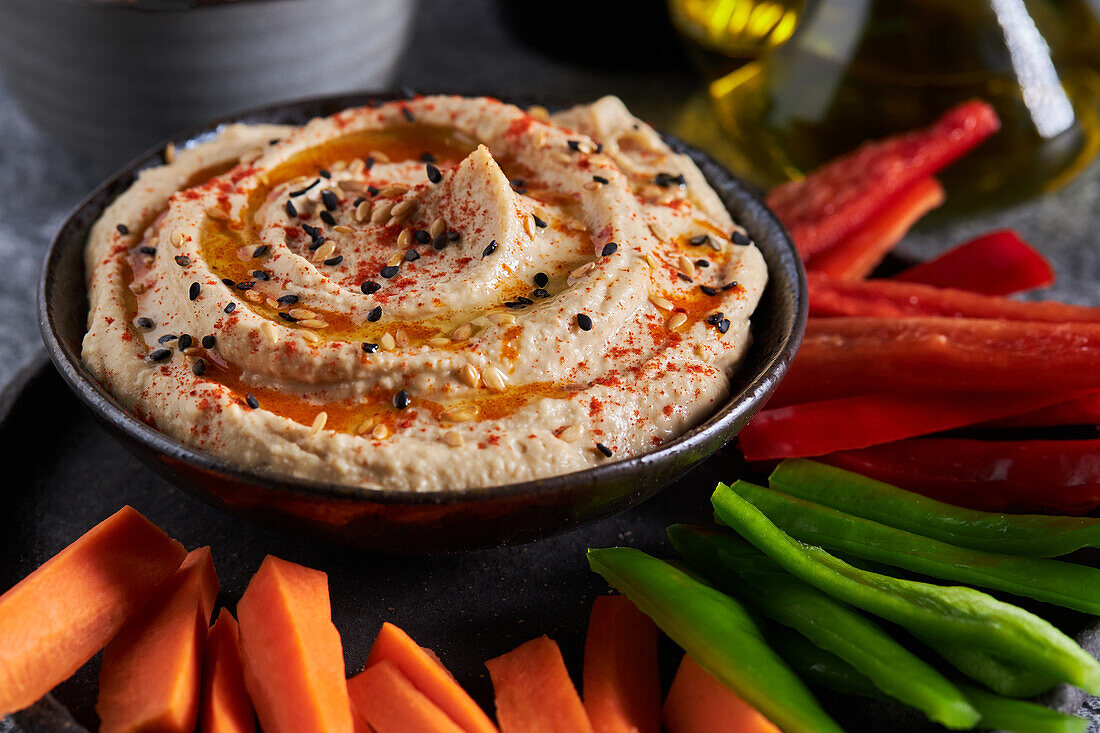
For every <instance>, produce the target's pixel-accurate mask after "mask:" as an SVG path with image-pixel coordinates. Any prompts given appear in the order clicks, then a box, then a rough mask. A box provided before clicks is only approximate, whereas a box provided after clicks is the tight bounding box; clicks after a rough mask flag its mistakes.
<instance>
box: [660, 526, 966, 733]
mask: <svg viewBox="0 0 1100 733" xmlns="http://www.w3.org/2000/svg"><path fill="white" fill-rule="evenodd" d="M668 536H669V538H670V539H671V540H672V545H673V547H675V548H676V550H677V551H678V552H679V553H680V554H681V555H683V556H684V558H685V559H686V560H687V562H688V564H689V565H691V566H692V567H694V568H696V569H697V570H699V571H700V572H702V574H703V575H704V576H705V577H706V578H708V579H710V580H712V581H714V582H716V583H717V584H718V587H719V588H720V589H722V590H725V591H728V592H734V593H735V595H736V596H737V597H738V598H739V599H740V600H742V601H743V602H745V603H747V604H749V606H750V607H751V608H752V609H753V610H755V611H757V612H758V613H760V614H762V615H763V616H766V617H768V618H770V619H772V620H774V621H778V622H779V623H781V624H783V625H784V626H789V627H791V628H792V629H795V630H796V631H798V632H799V633H801V634H803V635H805V636H806V637H808V638H809V639H810V640H811V641H812V642H813V643H815V644H817V645H818V646H820V647H821V648H823V649H827V650H828V651H831V652H833V653H834V654H836V655H837V656H839V657H840V658H841V659H843V660H845V661H846V662H848V663H850V664H851V665H852V666H854V667H855V668H856V669H858V670H859V671H860V672H862V673H864V674H866V675H868V676H869V677H870V678H871V679H872V680H874V684H875V686H876V687H878V688H879V689H880V690H882V691H883V692H884V693H886V694H887V695H889V696H890V697H892V698H894V699H896V700H898V701H899V702H901V703H903V704H905V705H907V706H909V707H913V708H916V709H918V710H920V711H921V712H923V713H924V714H925V715H926V716H928V718H929V719H930V720H933V721H935V722H938V723H942V724H943V725H944V726H946V727H948V728H954V729H958V730H967V729H970V728H973V727H974V725H975V724H976V723H977V722H978V718H979V716H978V712H977V711H976V710H975V709H974V708H973V707H972V706H971V705H970V703H969V702H968V701H967V699H966V697H965V696H964V695H963V694H962V693H961V692H960V691H959V690H958V688H956V687H955V685H953V684H952V683H951V682H949V681H948V680H947V678H945V677H944V676H943V675H942V674H940V673H939V672H937V671H936V670H935V669H933V668H932V666H931V665H929V664H927V663H926V662H924V661H922V660H921V659H920V658H919V657H917V656H916V655H915V654H913V653H912V652H910V651H909V650H908V649H906V648H905V647H903V646H902V645H901V644H899V643H897V642H896V641H894V640H893V639H892V638H891V637H890V636H889V635H888V634H887V633H886V632H885V631H883V630H882V629H881V628H880V627H879V626H877V625H876V624H874V623H873V622H872V621H870V620H869V619H867V618H865V617H864V616H862V615H861V614H859V613H857V612H856V611H854V610H852V608H851V607H849V606H846V605H844V604H842V603H839V602H837V601H835V600H833V599H832V598H830V597H829V596H827V595H825V594H824V593H822V592H821V591H819V590H817V589H816V588H814V587H813V586H811V585H809V584H807V583H805V582H803V581H801V580H799V579H798V578H795V577H794V576H792V575H789V574H788V573H786V572H784V571H783V570H782V569H780V568H779V567H778V566H775V565H774V563H772V561H771V560H769V559H768V558H767V557H766V556H765V555H763V554H762V553H761V552H760V551H759V550H757V549H756V548H754V547H753V546H752V545H749V544H748V543H746V542H745V541H744V540H741V539H740V538H736V537H731V536H730V535H729V534H727V533H724V532H716V531H713V530H705V529H701V528H695V527H688V526H685V525H675V526H672V527H669V528H668ZM769 564H770V565H772V567H770V568H769V567H767V565H769Z"/></svg>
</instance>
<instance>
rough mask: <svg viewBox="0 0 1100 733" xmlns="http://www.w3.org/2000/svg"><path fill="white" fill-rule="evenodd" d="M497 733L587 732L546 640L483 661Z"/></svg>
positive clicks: (552, 646)
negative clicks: (493, 702)
mask: <svg viewBox="0 0 1100 733" xmlns="http://www.w3.org/2000/svg"><path fill="white" fill-rule="evenodd" d="M485 666H486V667H488V668H489V677H491V678H492V680H493V690H494V692H495V694H496V705H497V722H498V723H500V730H501V733H593V732H592V724H591V723H590V722H589V720H588V713H586V712H585V710H584V705H583V704H582V703H581V698H580V696H579V695H578V694H577V690H576V688H575V687H573V682H572V680H570V679H569V672H568V671H566V669H565V662H564V661H563V660H562V658H561V650H560V649H558V645H557V643H555V642H554V641H552V640H551V639H550V638H549V637H547V636H540V637H538V638H537V639H532V640H531V641H529V642H527V643H526V644H521V645H520V646H518V647H516V648H515V649H513V650H512V651H510V652H508V653H507V654H503V655H501V656H499V657H497V658H495V659H490V660H489V661H488V662H486V663H485Z"/></svg>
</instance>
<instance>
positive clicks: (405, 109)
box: [401, 107, 416, 122]
mask: <svg viewBox="0 0 1100 733" xmlns="http://www.w3.org/2000/svg"><path fill="white" fill-rule="evenodd" d="M401 114H403V115H405V119H406V120H408V121H409V122H415V121H416V118H415V117H413V113H412V111H410V110H409V108H408V107H402V108H401Z"/></svg>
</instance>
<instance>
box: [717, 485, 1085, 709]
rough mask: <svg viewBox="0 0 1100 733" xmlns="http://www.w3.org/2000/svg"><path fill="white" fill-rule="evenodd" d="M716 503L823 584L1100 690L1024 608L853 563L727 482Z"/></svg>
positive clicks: (921, 629) (751, 536) (802, 574)
mask: <svg viewBox="0 0 1100 733" xmlns="http://www.w3.org/2000/svg"><path fill="white" fill-rule="evenodd" d="M711 502H712V503H713V505H714V508H715V511H716V512H717V513H718V516H719V517H721V519H722V521H723V522H724V523H725V524H727V525H729V526H730V527H732V528H733V529H734V530H736V531H737V532H738V533H739V534H740V535H741V536H743V537H744V538H745V539H747V540H748V541H749V542H751V543H752V544H753V545H755V546H756V547H757V548H758V549H760V550H762V551H763V552H764V554H766V555H767V556H768V557H770V558H771V559H772V560H774V561H775V562H776V563H778V564H779V565H780V566H782V567H783V568H784V569H785V570H786V571H787V572H789V573H791V574H792V575H794V576H796V577H799V578H801V579H802V580H804V581H806V582H807V583H809V584H810V585H812V586H815V587H816V588H817V589H818V590H821V591H824V592H825V593H828V594H829V595H831V596H834V597H835V598H838V599H840V600H842V601H844V602H845V603H848V604H850V605H852V606H855V607H857V608H862V609H863V610H864V611H867V612H868V613H872V614H874V615H876V616H880V617H882V618H885V619H887V620H888V621H892V622H894V623H896V624H898V625H900V626H903V627H905V628H907V629H909V630H910V631H911V632H913V633H914V634H916V635H918V636H920V637H922V638H924V639H935V640H937V641H942V642H943V643H945V644H951V643H954V644H961V645H967V646H973V647H977V648H978V649H984V650H987V651H990V652H995V653H996V654H997V655H998V656H999V657H1000V658H1003V659H1004V660H1006V661H1008V662H1014V663H1016V664H1019V665H1021V666H1023V667H1026V668H1029V669H1033V670H1035V671H1037V672H1040V673H1044V674H1049V675H1050V676H1052V677H1055V678H1057V679H1058V680H1060V681H1064V682H1069V683H1070V684H1074V685H1077V686H1078V687H1081V688H1082V689H1085V690H1087V691H1089V692H1094V693H1095V692H1100V662H1097V661H1096V660H1095V659H1093V658H1092V656H1090V655H1089V654H1088V652H1086V651H1085V650H1083V649H1082V648H1081V647H1079V646H1077V644H1075V643H1074V641H1073V640H1072V639H1070V638H1069V637H1068V636H1066V635H1065V634H1063V633H1062V632H1061V631H1059V630H1058V629H1056V628H1055V627H1054V626H1053V625H1051V624H1050V623H1048V622H1047V621H1044V620H1043V619H1041V618H1039V617H1038V616H1036V615H1034V614H1031V613H1028V612H1027V611H1025V610H1023V609H1022V608H1017V607H1016V606H1013V605H1010V604H1008V603H1003V602H1001V601H998V600H997V599H996V598H993V597H992V596H989V595H987V594H985V593H982V592H980V591H977V590H974V589H972V588H963V587H959V586H951V587H944V586H938V585H932V584H929V583H919V582H916V581H912V580H902V579H899V578H892V577H890V576H888V575H880V574H878V573H871V572H867V571H863V570H859V569H857V568H854V567H852V566H851V565H849V564H848V563H845V562H843V561H841V560H839V559H837V558H835V557H833V556H832V555H830V554H829V553H828V552H826V551H825V550H822V549H821V548H820V547H813V546H809V545H805V544H803V543H801V542H799V541H797V540H795V539H793V538H792V537H790V536H789V535H787V534H786V533H785V532H783V531H782V530H780V529H779V528H778V527H776V526H775V525H774V524H772V522H771V521H769V520H768V518H767V517H766V516H764V514H763V513H762V512H761V511H760V510H759V509H757V508H756V507H754V506H753V505H752V504H751V503H750V502H748V501H746V500H745V499H743V498H741V497H740V496H738V495H737V492H735V491H733V490H732V489H731V488H730V487H728V486H726V485H725V484H719V485H718V488H717V489H716V490H715V492H714V495H713V496H712V497H711Z"/></svg>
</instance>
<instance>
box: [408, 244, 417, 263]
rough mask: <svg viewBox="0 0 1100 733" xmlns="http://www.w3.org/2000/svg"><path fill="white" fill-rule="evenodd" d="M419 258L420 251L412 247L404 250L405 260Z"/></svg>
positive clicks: (411, 260)
mask: <svg viewBox="0 0 1100 733" xmlns="http://www.w3.org/2000/svg"><path fill="white" fill-rule="evenodd" d="M419 259H420V253H419V252H417V251H416V250H415V249H413V248H412V247H409V248H408V249H407V250H405V262H416V261H417V260H419Z"/></svg>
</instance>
